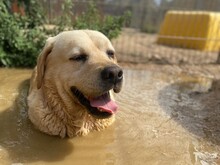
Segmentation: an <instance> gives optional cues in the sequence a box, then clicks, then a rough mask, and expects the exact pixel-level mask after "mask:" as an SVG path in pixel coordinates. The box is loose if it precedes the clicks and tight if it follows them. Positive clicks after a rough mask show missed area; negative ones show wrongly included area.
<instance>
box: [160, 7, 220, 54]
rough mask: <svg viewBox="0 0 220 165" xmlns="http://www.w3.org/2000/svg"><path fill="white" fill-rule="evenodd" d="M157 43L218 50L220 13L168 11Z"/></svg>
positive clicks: (219, 45)
mask: <svg viewBox="0 0 220 165" xmlns="http://www.w3.org/2000/svg"><path fill="white" fill-rule="evenodd" d="M157 43H159V44H164V45H170V46H177V47H183V48H191V49H198V50H203V51H219V50H220V13H217V12H201V11H168V12H167V13H166V15H165V19H164V21H163V23H162V25H161V28H160V32H159V35H158V40H157Z"/></svg>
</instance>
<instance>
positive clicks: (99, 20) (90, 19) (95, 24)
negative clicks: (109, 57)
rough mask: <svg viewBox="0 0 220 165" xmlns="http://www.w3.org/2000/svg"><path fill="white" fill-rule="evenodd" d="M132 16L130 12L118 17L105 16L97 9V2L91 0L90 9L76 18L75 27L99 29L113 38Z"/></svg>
mask: <svg viewBox="0 0 220 165" xmlns="http://www.w3.org/2000/svg"><path fill="white" fill-rule="evenodd" d="M130 17H131V14H130V12H126V13H125V14H124V15H123V16H118V17H117V16H115V17H113V16H105V17H103V16H102V15H101V14H100V13H99V11H98V10H97V7H96V5H95V3H94V2H90V3H89V7H88V10H87V11H86V12H84V13H82V15H80V17H77V18H76V20H75V22H74V24H73V28H74V29H92V30H98V31H100V32H102V33H103V34H105V35H106V36H107V37H108V38H109V39H112V38H116V37H117V36H118V35H119V34H120V32H121V28H122V26H123V25H124V24H125V23H127V21H129V20H130Z"/></svg>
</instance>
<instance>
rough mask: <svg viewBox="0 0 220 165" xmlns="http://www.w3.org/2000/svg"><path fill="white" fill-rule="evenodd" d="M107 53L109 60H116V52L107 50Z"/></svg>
mask: <svg viewBox="0 0 220 165" xmlns="http://www.w3.org/2000/svg"><path fill="white" fill-rule="evenodd" d="M106 53H107V55H108V57H109V58H114V57H115V52H114V51H112V50H107V52H106Z"/></svg>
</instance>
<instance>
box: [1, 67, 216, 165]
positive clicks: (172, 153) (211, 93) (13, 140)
mask: <svg viewBox="0 0 220 165" xmlns="http://www.w3.org/2000/svg"><path fill="white" fill-rule="evenodd" d="M30 74H31V70H14V69H0V164H1V165H8V164H9V165H10V164H19V165H21V164H28V165H29V164H30V165H48V164H52V165H56V164H57V165H59V164H63V165H72V164H76V165H78V164H79V165H88V164H89V165H93V164H94V165H139V164H140V165H142V164H143V165H145V164H147V165H148V164H149V165H173V164H174V165H177V164H178V165H187V164H189V165H191V164H193V165H199V164H202V165H207V164H209V165H216V164H220V158H219V157H220V123H219V121H220V82H219V81H214V80H212V79H210V78H208V77H200V76H198V75H188V74H187V73H185V74H180V73H179V74H172V75H170V74H168V73H163V72H162V71H161V72H158V71H157V72H154V71H152V70H151V71H147V70H128V69H127V70H125V79H126V80H125V84H124V88H123V91H122V92H121V93H120V94H119V95H117V97H116V98H117V100H118V104H119V106H120V109H119V112H118V114H117V116H116V122H115V123H114V125H112V126H111V127H109V128H107V129H106V130H104V131H101V132H93V133H90V134H89V135H88V136H86V137H76V138H73V139H60V138H57V137H52V136H48V135H45V134H43V133H41V132H39V131H37V130H36V129H35V128H34V127H33V126H32V124H31V123H30V121H29V120H28V119H27V114H26V104H25V96H26V94H27V89H28V81H25V80H27V79H28V78H29V77H30Z"/></svg>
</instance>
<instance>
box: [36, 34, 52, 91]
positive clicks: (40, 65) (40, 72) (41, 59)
mask: <svg viewBox="0 0 220 165" xmlns="http://www.w3.org/2000/svg"><path fill="white" fill-rule="evenodd" d="M54 41H55V38H54V37H50V38H48V39H47V41H46V44H45V46H44V48H43V50H42V51H41V53H40V55H39V56H38V59H37V89H40V88H41V85H42V81H43V78H44V72H45V69H46V59H47V56H48V55H49V54H50V52H51V51H52V49H53V45H54Z"/></svg>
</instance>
